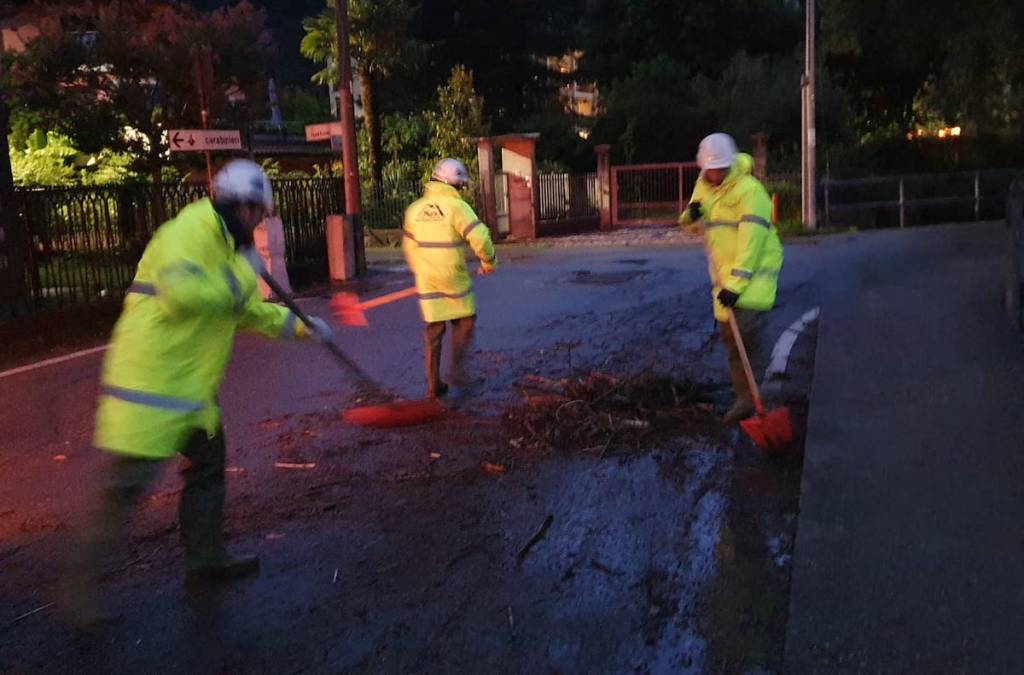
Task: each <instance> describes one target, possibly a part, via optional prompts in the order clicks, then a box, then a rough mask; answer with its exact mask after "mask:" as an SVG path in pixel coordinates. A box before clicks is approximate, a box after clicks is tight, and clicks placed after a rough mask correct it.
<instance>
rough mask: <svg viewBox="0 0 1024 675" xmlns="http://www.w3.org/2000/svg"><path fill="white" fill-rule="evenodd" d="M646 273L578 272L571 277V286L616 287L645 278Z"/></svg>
mask: <svg viewBox="0 0 1024 675" xmlns="http://www.w3.org/2000/svg"><path fill="white" fill-rule="evenodd" d="M645 274H647V272H646V271H643V270H636V271H633V272H591V271H590V270H576V271H575V272H573V273H572V275H571V276H570V277H569V279H568V281H569V283H571V284H585V285H588V286H615V285H617V284H625V283H628V282H630V281H633V280H634V279H636V278H638V277H641V276H644V275H645Z"/></svg>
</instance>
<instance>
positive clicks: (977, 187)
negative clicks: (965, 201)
mask: <svg viewBox="0 0 1024 675" xmlns="http://www.w3.org/2000/svg"><path fill="white" fill-rule="evenodd" d="M974 219H975V220H981V172H980V171H975V172H974Z"/></svg>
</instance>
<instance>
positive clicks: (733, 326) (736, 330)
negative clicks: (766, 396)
mask: <svg viewBox="0 0 1024 675" xmlns="http://www.w3.org/2000/svg"><path fill="white" fill-rule="evenodd" d="M704 255H706V256H707V258H708V269H709V270H711V281H713V282H714V284H715V286H717V287H719V288H724V286H722V279H721V277H719V276H718V266H717V265H716V264H715V257H714V256H713V255H711V247H710V246H709V245H708V237H707V233H706V232H705V233H704ZM724 309H725V315H726V318H727V320H728V322H729V329H730V330H731V331H732V339H733V342H735V343H736V351H738V352H739V353H740V361H741V362H742V363H743V374H744V375H746V377H747V386H748V387H750V395H751V396H753V398H754V410H756V411H757V414H758V415H760V414H762V413H763V412H764V404H763V403H762V402H761V391H760V390H759V389H758V388H757V380H755V379H754V370H753V369H752V368H751V367H750V358H749V357H748V356H747V347H746V345H744V344H743V336H742V335H741V334H740V327H739V324H737V323H736V314H734V313H733V311H732V307H725V308H724Z"/></svg>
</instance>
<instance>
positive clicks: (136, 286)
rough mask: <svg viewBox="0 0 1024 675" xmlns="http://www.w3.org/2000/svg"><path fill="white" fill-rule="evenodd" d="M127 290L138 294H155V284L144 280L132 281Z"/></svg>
mask: <svg viewBox="0 0 1024 675" xmlns="http://www.w3.org/2000/svg"><path fill="white" fill-rule="evenodd" d="M128 292H129V293H138V294H139V295H156V286H154V285H153V284H149V283H146V282H145V281H133V282H132V285H131V286H129V287H128Z"/></svg>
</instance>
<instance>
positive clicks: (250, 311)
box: [64, 160, 331, 625]
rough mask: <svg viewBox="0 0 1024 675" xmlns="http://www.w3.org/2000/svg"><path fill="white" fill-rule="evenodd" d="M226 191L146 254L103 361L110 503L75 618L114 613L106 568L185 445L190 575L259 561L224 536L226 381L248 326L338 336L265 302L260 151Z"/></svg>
mask: <svg viewBox="0 0 1024 675" xmlns="http://www.w3.org/2000/svg"><path fill="white" fill-rule="evenodd" d="M213 188H214V193H215V199H214V200H213V201H211V200H209V199H202V200H200V201H197V202H195V203H193V204H190V205H189V206H187V207H185V208H184V209H183V210H182V211H181V213H179V214H178V215H177V217H175V218H174V219H172V220H170V221H168V222H167V223H164V224H163V225H162V226H161V227H160V228H159V229H157V231H156V232H155V233H154V234H153V238H152V239H151V241H150V242H149V245H148V246H147V247H146V250H145V252H144V253H143V256H142V260H141V261H140V262H139V266H138V270H137V272H136V274H135V279H134V281H133V282H132V284H131V286H130V287H129V288H128V292H127V295H126V297H125V301H124V307H123V310H122V313H121V316H120V318H119V320H118V322H117V325H116V326H115V327H114V332H113V336H112V338H111V342H110V347H109V349H108V351H107V355H106V359H105V361H104V364H103V372H102V377H101V383H102V388H101V392H100V399H99V408H98V412H97V415H96V431H95V438H94V444H95V445H96V447H98V448H100V449H101V450H104V451H106V452H108V453H110V457H109V460H108V463H107V466H106V469H105V472H106V475H105V477H104V485H103V488H102V496H101V500H100V502H101V503H100V506H99V508H98V510H97V513H96V514H95V515H94V517H93V519H92V522H91V523H90V524H89V526H88V527H87V529H86V530H85V532H84V536H83V537H82V541H81V542H80V546H79V547H78V549H77V551H76V556H75V560H74V561H73V564H72V568H71V570H70V574H69V575H68V577H67V578H66V580H65V588H64V591H65V598H64V599H65V601H66V603H67V604H68V610H69V611H70V612H71V614H72V618H73V619H74V620H76V621H77V622H78V623H80V624H85V625H88V624H90V623H92V622H93V620H94V619H95V620H100V619H102V618H103V615H102V612H101V611H100V610H99V607H98V604H97V602H96V601H97V600H98V597H99V596H98V577H99V575H100V571H101V570H100V567H101V563H102V562H103V560H102V559H103V558H104V557H105V555H106V554H107V553H108V552H109V550H110V549H111V548H112V547H113V544H114V543H115V542H116V540H117V539H118V538H120V537H121V536H123V533H124V529H125V521H126V520H127V519H128V516H129V512H130V510H131V509H132V508H133V506H134V505H135V504H137V503H138V501H139V500H140V498H141V497H142V495H143V493H144V492H145V491H146V489H147V488H149V487H151V486H152V485H153V483H154V482H156V480H157V479H158V478H159V476H160V474H161V471H162V469H163V468H164V463H163V462H162V461H161V460H166V459H169V458H171V457H173V456H174V455H178V454H180V455H182V456H183V457H184V459H185V465H184V469H183V471H182V475H183V477H184V483H185V485H184V489H183V491H182V494H181V502H180V510H179V519H180V524H181V538H182V542H183V544H184V548H185V557H186V566H187V573H186V579H187V580H200V579H212V580H218V579H228V578H235V577H239V576H243V575H246V574H249V573H252V572H254V571H256V570H257V568H258V560H257V558H256V557H255V556H234V555H231V554H229V553H228V552H227V551H226V550H225V547H224V538H223V531H222V520H223V507H224V461H225V460H224V454H225V450H224V448H225V446H224V435H223V432H222V430H221V419H220V418H221V415H220V408H219V407H218V405H217V391H218V389H219V388H220V384H221V381H222V380H223V378H224V371H225V369H226V368H227V364H228V359H229V357H230V354H231V347H232V343H233V342H234V335H235V331H236V330H237V329H239V328H240V329H243V330H248V331H252V332H255V333H259V334H262V335H265V336H267V337H272V338H282V339H290V338H308V337H314V338H316V339H319V340H328V339H329V338H330V333H331V330H330V328H329V327H328V326H327V324H326V323H324V322H323V321H322V320H320V319H313V320H312V321H311V323H312V326H313V328H312V329H310V328H307V327H306V326H305V325H304V324H303V323H301V322H299V321H296V317H295V315H293V314H292V312H291V311H289V310H287V309H285V308H283V307H280V306H278V305H274V304H269V303H264V302H263V301H262V298H261V297H260V294H259V292H258V290H257V281H256V279H257V276H259V275H260V274H261V273H262V272H263V271H264V270H263V262H262V259H261V258H260V256H259V254H258V253H257V252H256V250H255V248H254V247H253V246H252V243H253V231H254V229H255V228H256V226H257V225H259V223H260V221H262V220H263V218H264V217H265V216H266V215H268V214H269V213H270V212H271V211H272V210H273V205H274V204H273V194H272V192H271V185H270V181H269V180H268V179H267V176H266V175H265V174H264V173H263V171H262V170H261V169H260V167H259V166H258V165H257V164H255V163H254V162H251V161H248V160H234V161H232V162H229V163H228V164H227V165H225V166H224V168H223V169H221V171H220V172H219V173H218V174H217V175H216V177H215V178H214V182H213Z"/></svg>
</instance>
